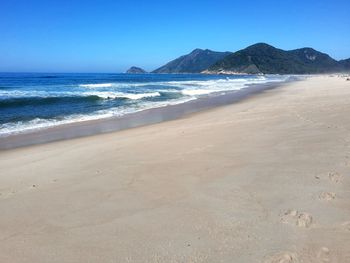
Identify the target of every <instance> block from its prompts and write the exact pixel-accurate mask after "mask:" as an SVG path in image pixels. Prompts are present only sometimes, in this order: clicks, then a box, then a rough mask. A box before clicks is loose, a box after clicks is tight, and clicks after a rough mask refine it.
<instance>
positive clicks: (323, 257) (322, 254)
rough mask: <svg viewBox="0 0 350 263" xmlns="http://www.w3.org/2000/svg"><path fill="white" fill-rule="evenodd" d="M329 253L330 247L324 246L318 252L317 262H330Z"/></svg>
mask: <svg viewBox="0 0 350 263" xmlns="http://www.w3.org/2000/svg"><path fill="white" fill-rule="evenodd" d="M329 253H330V251H329V248H328V247H322V248H321V249H320V250H319V251H318V253H317V256H316V257H317V259H318V261H317V262H330V259H329Z"/></svg>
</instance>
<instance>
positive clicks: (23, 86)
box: [0, 73, 288, 136]
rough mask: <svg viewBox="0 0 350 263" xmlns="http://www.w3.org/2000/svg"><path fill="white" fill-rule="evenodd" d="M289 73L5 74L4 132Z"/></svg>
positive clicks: (1, 94) (0, 100)
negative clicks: (263, 74)
mask: <svg viewBox="0 0 350 263" xmlns="http://www.w3.org/2000/svg"><path fill="white" fill-rule="evenodd" d="M287 78H288V76H277V75H271V76H258V75H257V76H254V75H249V76H248V75H232V76H224V75H203V74H135V75H134V74H51V73H50V74H47V73H45V74H40V73H0V136H7V135H10V134H13V133H20V132H25V131H29V130H33V129H40V128H45V127H51V126H55V125H60V124H65V123H72V122H77V121H85V120H93V119H100V118H108V117H112V116H122V115H124V114H128V113H132V112H136V111H140V110H144V109H149V108H154V107H162V106H166V105H171V104H178V103H184V102H186V101H190V100H194V99H197V98H199V97H201V96H208V95H210V94H213V93H215V94H216V93H218V92H219V93H220V94H221V93H225V92H228V91H233V90H239V89H242V88H246V87H248V86H249V85H250V84H258V83H268V82H279V81H285V80H286V79H287Z"/></svg>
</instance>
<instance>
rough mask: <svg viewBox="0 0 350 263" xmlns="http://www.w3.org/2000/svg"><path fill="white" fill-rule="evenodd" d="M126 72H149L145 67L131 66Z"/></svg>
mask: <svg viewBox="0 0 350 263" xmlns="http://www.w3.org/2000/svg"><path fill="white" fill-rule="evenodd" d="M126 73H128V74H144V73H147V72H146V71H145V70H144V69H142V68H138V67H131V68H129V69H128V70H127V71H126Z"/></svg>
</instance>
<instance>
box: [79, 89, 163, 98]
mask: <svg viewBox="0 0 350 263" xmlns="http://www.w3.org/2000/svg"><path fill="white" fill-rule="evenodd" d="M83 94H84V95H85V96H98V97H100V98H103V99H116V98H127V99H131V100H139V99H142V98H149V97H157V96H160V93H159V92H149V93H124V92H107V91H106V92H103V91H100V92H85V93H83Z"/></svg>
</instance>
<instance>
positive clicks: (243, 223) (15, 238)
mask: <svg viewBox="0 0 350 263" xmlns="http://www.w3.org/2000/svg"><path fill="white" fill-rule="evenodd" d="M349 96H350V82H349V81H345V78H339V77H329V76H317V77H311V78H308V79H306V80H303V81H297V82H291V83H288V84H287V85H284V86H283V88H275V89H273V88H272V89H268V90H265V92H258V93H256V94H254V96H248V97H246V98H245V99H243V100H242V99H241V100H239V101H237V103H232V104H227V105H225V106H222V107H214V108H212V109H210V110H206V111H201V112H197V113H196V114H188V115H186V116H185V117H183V118H178V119H174V120H170V121H166V122H161V123H157V124H154V125H147V126H144V127H138V128H134V129H126V130H123V131H119V132H111V133H106V134H97V135H94V136H89V137H81V138H76V139H71V140H62V141H57V142H52V143H46V144H38V145H33V146H28V147H22V148H16V149H11V150H7V151H1V152H0V167H1V173H0V185H1V189H0V210H1V211H2V216H1V217H0V229H1V231H0V239H1V245H0V261H1V262H12V263H22V262H23V263H24V262H38V263H40V262H232V260H233V261H234V262H237V263H246V262H263V263H275V262H311V263H316V262H317V263H318V262H349V260H350V235H349V233H350V209H349V202H350V191H349V190H350V177H349V174H350V137H349V131H350V119H349V118H350V117H349V116H350V101H349V99H348V98H349Z"/></svg>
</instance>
